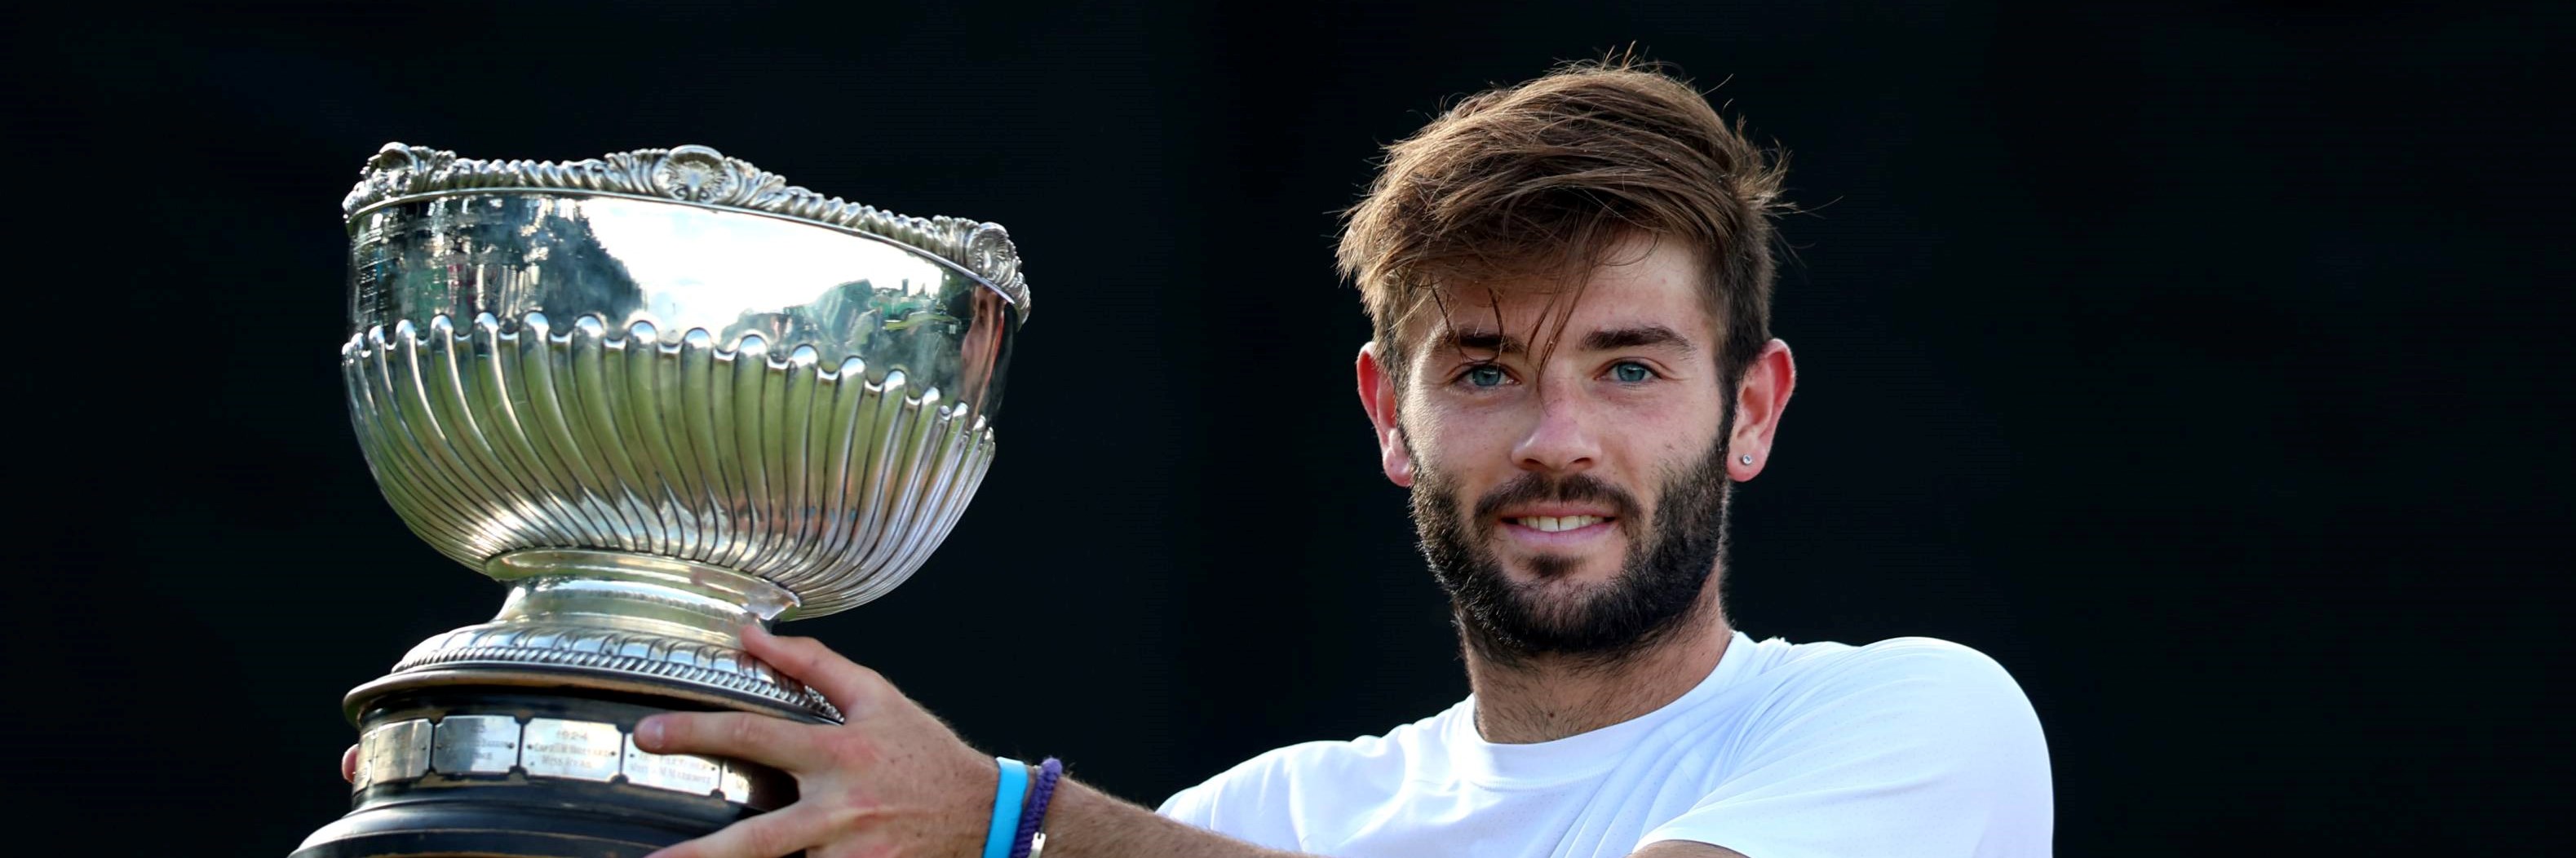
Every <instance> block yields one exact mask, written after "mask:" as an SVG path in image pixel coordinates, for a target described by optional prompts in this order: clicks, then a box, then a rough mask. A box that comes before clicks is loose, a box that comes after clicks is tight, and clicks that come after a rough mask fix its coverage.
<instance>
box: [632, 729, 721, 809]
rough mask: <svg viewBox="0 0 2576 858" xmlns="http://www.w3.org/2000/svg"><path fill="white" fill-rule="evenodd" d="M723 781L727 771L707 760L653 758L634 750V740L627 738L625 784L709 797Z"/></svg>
mask: <svg viewBox="0 0 2576 858" xmlns="http://www.w3.org/2000/svg"><path fill="white" fill-rule="evenodd" d="M723 780H724V767H723V766H719V765H716V763H715V761H714V760H710V759H707V758H705V757H692V756H688V755H686V754H652V753H646V752H644V751H641V750H638V749H636V747H635V737H633V736H628V737H626V781H627V782H628V783H633V784H638V785H642V786H649V787H661V788H663V789H668V790H678V791H680V792H693V793H697V794H699V795H707V794H709V793H713V792H715V791H716V787H717V786H718V785H719V784H720V783H721V782H722V781H723Z"/></svg>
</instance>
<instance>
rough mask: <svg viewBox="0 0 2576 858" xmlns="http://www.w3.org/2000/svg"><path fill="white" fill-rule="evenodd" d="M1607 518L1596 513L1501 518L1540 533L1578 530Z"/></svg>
mask: <svg viewBox="0 0 2576 858" xmlns="http://www.w3.org/2000/svg"><path fill="white" fill-rule="evenodd" d="M1609 520H1610V519H1608V518H1605V517H1602V516H1597V515H1525V516H1520V517H1516V518H1506V519H1503V521H1504V522H1506V523H1509V524H1517V525H1520V526H1522V527H1526V528H1529V529H1531V530H1535V531H1538V532H1540V533H1563V532H1565V531H1568V530H1578V529H1581V528H1586V527H1591V526H1593V525H1596V524H1600V523H1602V522H1605V521H1609Z"/></svg>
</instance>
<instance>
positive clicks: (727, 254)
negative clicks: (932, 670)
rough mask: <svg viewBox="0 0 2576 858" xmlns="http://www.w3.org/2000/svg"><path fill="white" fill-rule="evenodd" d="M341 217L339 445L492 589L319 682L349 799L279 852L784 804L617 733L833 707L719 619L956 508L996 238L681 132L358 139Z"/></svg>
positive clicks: (968, 463)
mask: <svg viewBox="0 0 2576 858" xmlns="http://www.w3.org/2000/svg"><path fill="white" fill-rule="evenodd" d="M343 211H344V214H345V215H346V223H347V227H348V231H349V271H350V275H349V284H350V288H349V314H350V335H349V339H348V340H347V341H346V342H345V344H344V345H343V346H342V347H341V365H342V367H343V369H344V370H345V374H346V379H347V389H348V401H349V410H350V416H351V421H352V424H353V426H354V428H355V431H356V435H357V438H358V442H359V447H360V449H361V450H363V451H364V453H365V455H366V459H367V463H368V465H369V467H370V469H371V470H372V471H373V473H374V475H375V477H376V481H377V483H378V485H379V486H380V487H381V488H382V489H383V492H384V496H385V499H386V500H387V501H388V502H389V503H390V504H391V505H392V507H393V509H394V511H395V512H396V513H397V514H398V515H400V517H401V518H402V520H403V522H404V523H405V524H407V525H409V526H410V528H411V530H412V532H413V533H415V534H417V535H419V536H420V538H421V539H422V540H424V541H426V542H428V543H429V544H430V545H431V546H432V547H434V548H436V549H437V550H438V551H439V552H440V553H442V554H445V555H446V556H448V557H449V558H452V559H454V560H456V561H457V562H459V563H462V564H464V565H466V566H467V567H469V568H472V569H474V570H476V571H479V572H481V573H483V574H485V575H488V576H491V577H492V578H495V579H497V580H499V581H501V582H503V583H505V584H506V585H507V587H508V590H507V595H506V596H505V598H504V599H503V604H502V608H501V610H500V612H499V613H498V614H497V615H496V616H494V617H493V618H492V619H491V620H490V621H488V622H484V623H480V624H475V625H469V626H465V627H463V628H459V629H456V630H454V631H451V632H448V633H445V634H442V635H438V636H436V637H433V638H431V639H429V640H427V641H424V642H422V643H421V644H420V645H418V646H417V647H414V648H413V649H412V650H411V651H410V652H409V653H408V654H406V655H405V656H403V657H402V658H401V659H400V660H399V661H398V662H397V663H396V664H395V666H394V670H393V671H392V672H391V673H390V674H388V675H387V676H385V677H383V678H381V679H378V680H375V681H373V682H370V683H367V684H365V685H362V686H360V687H358V688H357V689H356V690H354V691H352V692H350V694H349V696H348V697H347V699H346V700H345V701H344V703H345V706H346V708H347V710H348V713H349V715H350V717H351V718H352V719H353V720H354V721H356V722H357V723H358V725H359V726H360V728H361V731H362V733H361V735H362V740H361V742H360V747H361V761H360V766H359V774H358V778H357V782H356V784H355V787H356V796H355V804H356V809H355V810H353V811H352V812H351V814H350V815H349V816H348V817H344V818H343V819H342V820H341V821H340V822H339V823H335V824H334V825H333V826H331V827H326V828H325V829H323V830H322V831H320V832H317V833H316V834H315V835H314V836H313V838H311V839H309V840H307V841H306V844H305V847H304V849H303V850H301V851H299V852H298V853H297V855H298V856H316V858H319V856H329V855H360V854H365V855H445V854H478V855H485V854H488V855H522V854H525V855H539V854H543V855H575V854H578V855H601V856H606V855H630V854H641V853H642V852H645V851H650V849H651V848H654V847H656V846H659V845H667V844H668V843H669V842H675V841H677V840H679V839H685V837H687V836H694V835H695V834H700V833H704V832H705V831H708V830H712V829H713V827H715V826H720V825H721V824H723V823H724V822H725V821H729V820H730V819H733V818H737V817H739V816H741V815H744V814H748V813H756V812H759V811H761V810H764V809H767V808H770V807H774V806H776V805H778V804H779V803H781V802H783V801H785V800H787V795H788V793H789V792H790V791H791V790H792V787H791V786H789V785H787V784H786V783H785V782H784V779H783V778H780V777H778V776H777V775H776V773H774V772H767V771H764V770H762V769H760V768H759V767H757V766H750V765H747V764H743V763H739V762H734V761H725V760H711V759H699V758H690V757H676V756H674V757H665V756H660V755H653V754H645V753H642V752H640V751H637V750H635V748H634V746H633V742H632V740H631V739H630V738H628V735H629V734H630V733H631V730H632V727H633V724H634V722H635V721H636V720H639V719H641V718H642V717H643V716H645V715H649V714H651V713H652V712H654V711H664V710H670V709H737V710H747V711H755V712H765V713H768V714H773V715H779V716H782V717H789V718H797V719H801V720H808V721H830V720H837V719H838V717H839V713H838V712H836V711H834V710H833V708H832V706H831V704H830V703H829V702H827V701H825V700H823V699H822V698H821V697H820V696H819V695H816V694H814V693H813V692H812V691H811V690H809V689H807V688H806V687H805V686H803V685H802V684H800V683H797V682H795V681H793V680H791V679H787V678H785V677H783V676H781V675H779V674H778V673H777V672H776V671H775V670H773V669H771V668H770V667H769V666H768V665H765V664H762V663H760V662H759V661H758V660H757V659H754V658H752V657H750V656H749V655H747V654H746V653H744V652H743V650H742V648H741V640H740V638H739V630H740V629H741V628H742V627H743V626H744V625H745V624H747V623H753V622H761V623H766V622H770V621H775V620H780V619H788V618H793V617H810V616H819V615H823V614H829V613H833V612H837V611H841V610H846V609H848V608H851V607H854V606H857V605H860V604H863V603H865V602H867V601H869V600H871V599H874V598H877V597H878V596H882V595H884V594H885V593H886V592H887V591H889V590H891V589H892V588H894V587H895V586H896V585H898V584H901V583H902V582H903V581H904V579H905V578H906V577H908V576H910V575H911V574H912V573H913V572H914V570H916V569H918V568H920V566H921V564H922V562H923V561H924V560H926V559H927V558H928V557H929V555H930V552H931V551H932V549H935V548H937V547H938V545H939V544H940V542H941V540H943V539H944V538H945V537H946V536H947V534H948V532H949V530H950V528H951V527H952V526H953V525H954V524H955V523H956V521H957V518H958V516H959V514H960V513H962V512H963V511H964V509H965V507H966V503H967V500H968V499H969V498H970V497H972V496H973V494H974V491H975V487H976V485H977V484H978V483H979V482H980V481H981V480H982V478H983V476H984V472H985V469H986V467H987V466H988V465H989V464H990V463H991V461H992V455H993V430H992V416H993V413H994V411H995V409H996V408H997V407H998V405H999V403H1000V399H1001V390H1002V375H1003V368H1004V367H1005V365H1007V363H1008V362H1009V358H1010V351H1011V343H1012V339H1013V337H1014V335H1015V334H1016V332H1017V330H1018V328H1019V325H1020V323H1021V321H1022V320H1023V319H1024V318H1025V317H1026V316H1027V313H1028V306H1029V297H1028V287H1027V285H1026V283H1025V281H1024V280H1023V279H1022V278H1021V277H1020V274H1019V261H1018V256H1017V252H1016V250H1015V249H1014V247H1013V246H1012V244H1011V242H1010V238H1009V236H1008V234H1007V233H1005V232H1004V231H1003V230H1002V228H1001V227H999V226H996V225H993V224H989V223H979V222H974V221H967V220H959V219H952V218H944V217H941V218H913V217H905V216H901V215H895V214H891V213H888V212H885V211H882V210H879V209H875V208H872V207H869V206H864V205H859V204H856V203H849V202H845V201H842V200H840V199H838V198H827V197H823V196H821V195H819V194H815V193H813V192H810V191H807V190H805V189H803V188H800V187H794V186H790V185H788V184H786V182H785V181H784V180H783V179H781V178H780V177H778V176H776V175H774V174H770V173H766V172H762V171H760V170H759V169H757V168H755V167H752V166H751V165H750V164H747V163H744V162H742V161H740V160H736V159H732V158H727V157H725V156H723V155H721V154H719V153H717V152H716V151H714V150H712V149H708V148H706V147H702V146H682V147H678V148H675V149H668V150H662V149H646V150H639V151H634V152H628V153H622V154H615V155H609V156H607V157H605V158H600V159H593V160H587V161H574V162H564V163H552V162H528V161H477V160H471V159H461V158H458V157H456V156H455V155H454V154H453V153H449V152H443V151H437V150H431V149H427V148H422V147H414V146H405V145H401V144H389V145H387V146H385V147H384V149H383V150H382V151H380V152H379V153H377V155H376V156H375V157H374V158H373V159H371V160H370V161H369V162H368V163H367V166H366V169H365V171H364V172H363V174H362V179H361V181H360V183H359V184H358V186H357V188H356V189H355V190H353V191H352V192H351V193H350V195H349V197H348V198H347V199H346V200H345V201H344V203H343ZM567 808H572V810H566V809H567ZM582 808H588V809H589V810H588V811H582V810H581V809H582ZM549 814H552V815H549ZM638 820H641V821H640V822H639V821H638ZM474 831H481V832H484V834H482V835H472V834H468V833H466V832H474ZM442 832H444V833H442ZM478 837H479V838H480V839H477V838H478Z"/></svg>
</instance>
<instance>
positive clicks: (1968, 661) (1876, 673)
mask: <svg viewBox="0 0 2576 858" xmlns="http://www.w3.org/2000/svg"><path fill="white" fill-rule="evenodd" d="M1763 645H1764V646H1765V647H1767V648H1770V649H1771V650H1772V653H1771V656H1772V657H1771V658H1770V659H1767V660H1766V662H1765V663H1763V664H1760V665H1759V669H1761V670H1762V671H1763V673H1764V674H1765V675H1767V676H1773V677H1774V678H1775V679H1776V680H1778V681H1779V682H1781V683H1782V684H1784V685H1794V686H1801V687H1812V686H1841V687H1849V688H1854V689H1859V688H1878V687H1882V686H1887V685H1888V684H1890V683H1895V684H1896V687H1897V688H1901V689H1905V690H1909V691H1912V692H1914V693H1949V694H1960V695H1968V696H1996V697H2011V698H2015V699H2019V698H2021V697H2022V693H2021V685H2020V684H2019V683H2017V682H2015V681H2013V678H2012V673H2011V672H2010V671H2007V670H2005V669H2004V666H2003V665H2002V664H2001V663H1998V662H1996V661H1995V660H1994V659H1993V658H1992V657H1989V656H1987V655H1986V654H1985V653H1982V652H1978V651H1977V650H1975V649H1974V648H1971V647H1969V646H1967V645H1965V644H1958V643H1952V642H1950V641H1945V640H1941V639H1939V638H1925V637H1904V638H1889V639H1887V640H1883V641H1879V642H1877V643H1873V644H1867V645H1864V646H1852V645H1850V644H1841V643H1809V644H1795V645H1790V644H1785V643H1782V642H1780V641H1778V640H1777V639H1774V640H1770V641H1764V642H1763Z"/></svg>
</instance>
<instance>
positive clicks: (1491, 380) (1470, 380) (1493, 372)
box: [1463, 364, 1509, 387]
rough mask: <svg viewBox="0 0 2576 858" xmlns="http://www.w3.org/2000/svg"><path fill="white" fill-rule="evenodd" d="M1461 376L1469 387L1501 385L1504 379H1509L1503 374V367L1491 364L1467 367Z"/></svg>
mask: <svg viewBox="0 0 2576 858" xmlns="http://www.w3.org/2000/svg"><path fill="white" fill-rule="evenodd" d="M1463 377H1464V378H1465V379H1466V380H1467V384H1468V386H1471V387H1501V386H1502V385H1503V382H1504V381H1507V380H1509V379H1508V377H1506V376H1504V375H1503V368H1502V367H1499V366H1495V365H1493V364H1483V365H1479V366H1473V367H1469V368H1468V369H1467V374H1466V375H1465V376H1463Z"/></svg>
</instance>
